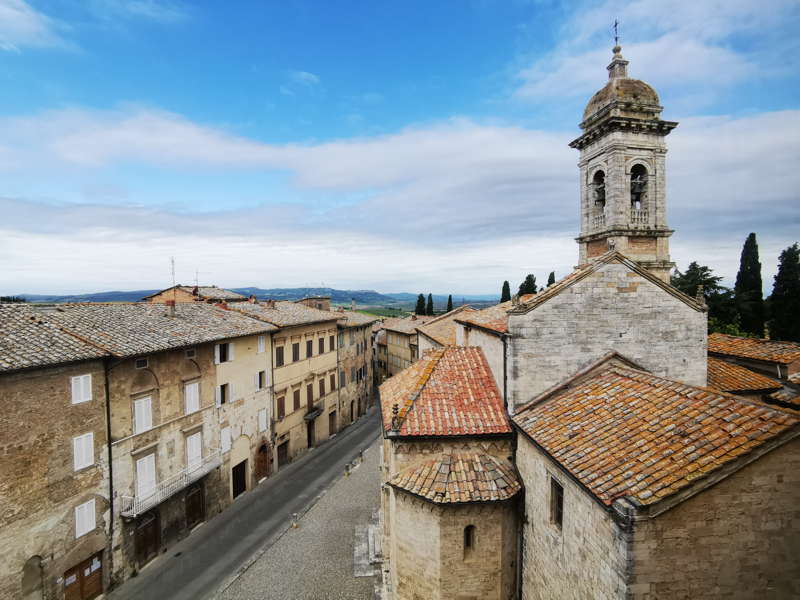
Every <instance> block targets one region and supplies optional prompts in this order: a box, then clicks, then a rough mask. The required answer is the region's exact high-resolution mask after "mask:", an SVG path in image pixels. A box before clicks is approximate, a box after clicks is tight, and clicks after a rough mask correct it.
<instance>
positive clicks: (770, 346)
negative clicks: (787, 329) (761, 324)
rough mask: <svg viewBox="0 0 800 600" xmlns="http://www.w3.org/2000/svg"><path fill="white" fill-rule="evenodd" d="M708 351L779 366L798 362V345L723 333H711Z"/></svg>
mask: <svg viewBox="0 0 800 600" xmlns="http://www.w3.org/2000/svg"><path fill="white" fill-rule="evenodd" d="M708 351H709V352H713V353H715V354H725V355H727V356H737V357H739V358H751V359H754V360H764V361H768V362H776V363H781V364H788V363H791V362H794V361H796V360H800V344H798V343H796V342H778V341H774V340H763V339H757V338H745V337H737V336H734V335H725V334H724V333H712V334H711V335H709V336H708Z"/></svg>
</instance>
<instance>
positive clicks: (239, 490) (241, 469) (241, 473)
mask: <svg viewBox="0 0 800 600" xmlns="http://www.w3.org/2000/svg"><path fill="white" fill-rule="evenodd" d="M232 475H233V497H234V498H236V497H237V496H239V495H241V494H243V493H244V492H246V491H247V460H246V459H245V460H243V461H242V462H240V463H239V464H238V465H236V466H234V467H233V469H232Z"/></svg>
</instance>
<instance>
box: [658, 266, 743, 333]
mask: <svg viewBox="0 0 800 600" xmlns="http://www.w3.org/2000/svg"><path fill="white" fill-rule="evenodd" d="M720 281H722V277H718V276H717V275H714V271H712V270H711V269H710V268H708V267H706V266H701V265H699V264H698V263H697V262H696V261H692V262H691V263H690V264H689V267H688V268H687V269H686V271H684V272H683V273H681V272H680V271H679V270H678V269H675V273H674V274H673V275H672V277H671V279H670V283H672V285H673V286H674V287H676V288H678V289H679V290H680V291H682V292H683V293H684V294H686V295H687V296H691V297H692V298H694V297H695V296H697V288H698V286H701V285H702V286H703V296H704V297H705V301H706V304H707V305H708V330H709V331H710V332H712V333H713V332H720V333H730V332H731V331H733V330H735V331H737V332H740V329H739V324H738V319H737V315H736V305H735V303H734V301H733V292H732V291H731V290H729V289H728V288H726V287H725V286H723V285H720V283H719V282H720ZM723 330H724V331H723ZM732 335H738V333H737V334H732Z"/></svg>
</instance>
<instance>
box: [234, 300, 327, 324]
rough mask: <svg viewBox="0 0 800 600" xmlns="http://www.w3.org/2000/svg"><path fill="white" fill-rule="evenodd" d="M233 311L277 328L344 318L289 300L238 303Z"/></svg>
mask: <svg viewBox="0 0 800 600" xmlns="http://www.w3.org/2000/svg"><path fill="white" fill-rule="evenodd" d="M230 309H231V310H234V311H239V312H240V313H242V314H246V315H248V316H250V317H253V318H256V319H259V320H261V321H265V322H267V323H272V324H273V325H275V326H277V327H292V326H296V325H310V324H312V323H323V322H326V321H336V320H338V319H341V318H342V317H341V316H340V315H339V314H338V313H334V312H331V311H327V310H319V309H316V308H312V307H310V306H306V305H305V304H300V303H298V302H290V301H288V300H258V301H251V302H237V303H236V305H235V306H232V307H230Z"/></svg>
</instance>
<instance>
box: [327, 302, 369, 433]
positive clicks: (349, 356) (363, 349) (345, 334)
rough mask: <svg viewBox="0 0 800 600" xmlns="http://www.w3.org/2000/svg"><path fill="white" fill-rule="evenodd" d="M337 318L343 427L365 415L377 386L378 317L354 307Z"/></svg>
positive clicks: (340, 313)
mask: <svg viewBox="0 0 800 600" xmlns="http://www.w3.org/2000/svg"><path fill="white" fill-rule="evenodd" d="M334 314H338V315H339V316H340V317H341V318H340V319H339V321H337V330H338V334H337V342H338V346H337V350H336V352H337V362H338V370H339V406H340V407H341V409H340V413H339V414H340V418H339V429H341V428H344V427H345V426H347V425H349V424H350V423H352V422H353V421H355V420H356V419H358V418H359V417H360V416H361V415H363V414H364V413H365V412H366V410H367V408H368V407H369V405H370V403H371V402H372V394H373V390H374V376H373V372H372V369H373V360H372V325H373V323H375V321H377V317H371V316H369V315H365V314H362V313H358V312H354V311H340V312H338V313H334Z"/></svg>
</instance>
